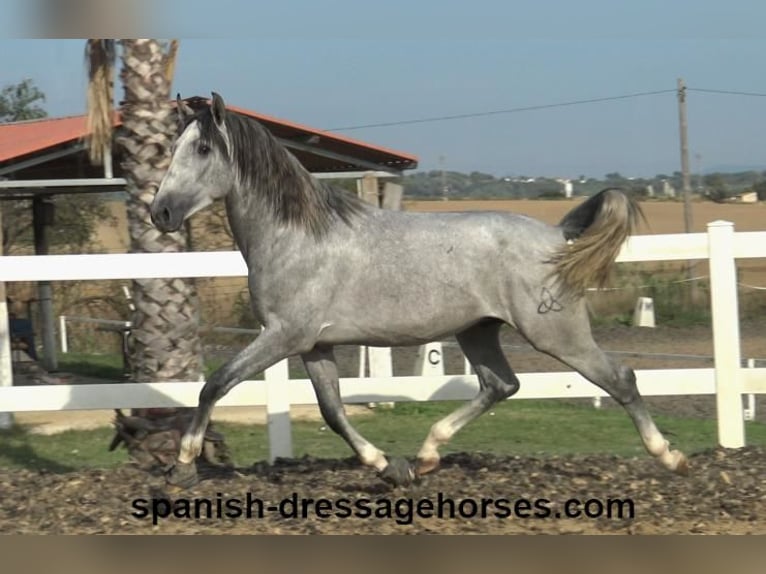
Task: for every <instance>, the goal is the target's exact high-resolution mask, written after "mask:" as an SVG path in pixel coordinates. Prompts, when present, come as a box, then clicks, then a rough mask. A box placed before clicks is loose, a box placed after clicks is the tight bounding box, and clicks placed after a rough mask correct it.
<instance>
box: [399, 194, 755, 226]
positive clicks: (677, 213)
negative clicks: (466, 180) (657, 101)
mask: <svg viewBox="0 0 766 574" xmlns="http://www.w3.org/2000/svg"><path fill="white" fill-rule="evenodd" d="M582 201H583V199H581V198H578V199H567V200H564V199H562V200H550V201H545V200H532V199H509V200H483V201H474V200H465V201H461V200H455V201H405V202H404V205H405V209H407V211H513V212H516V213H523V214H524V215H529V216H531V217H536V218H538V219H541V220H543V221H546V222H548V223H556V222H558V221H559V220H560V219H561V218H562V217H563V216H564V214H565V213H566V212H568V211H569V210H570V209H572V208H574V206H575V205H577V204H578V203H580V202H582ZM641 207H642V209H643V210H644V213H645V214H646V219H647V220H648V222H649V227H647V226H645V225H643V224H642V226H641V227H640V228H639V231H638V233H639V234H641V235H644V234H661V233H683V231H684V204H683V202H681V201H645V202H642V203H641ZM717 219H725V220H727V221H733V222H734V226H735V229H736V230H737V231H764V230H766V204H763V203H754V204H718V203H712V202H709V201H705V202H699V203H697V202H695V203H692V222H693V229H692V231H695V232H704V231H706V226H707V224H708V223H709V222H711V221H715V220H717Z"/></svg>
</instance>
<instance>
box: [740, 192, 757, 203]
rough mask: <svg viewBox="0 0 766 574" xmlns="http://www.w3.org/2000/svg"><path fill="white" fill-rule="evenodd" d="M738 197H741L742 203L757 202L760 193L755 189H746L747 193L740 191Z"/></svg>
mask: <svg viewBox="0 0 766 574" xmlns="http://www.w3.org/2000/svg"><path fill="white" fill-rule="evenodd" d="M737 199H739V201H740V202H741V203H757V202H758V193H757V192H755V191H746V192H745V193H740V194H739V195H738V196H737Z"/></svg>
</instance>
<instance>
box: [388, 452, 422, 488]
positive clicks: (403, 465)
mask: <svg viewBox="0 0 766 574" xmlns="http://www.w3.org/2000/svg"><path fill="white" fill-rule="evenodd" d="M380 478H382V479H383V480H384V481H386V482H387V483H389V484H392V485H393V486H409V485H410V484H412V483H413V482H415V480H416V478H417V477H416V475H415V471H414V470H413V468H412V465H411V464H410V463H409V462H407V461H406V460H405V459H403V458H393V459H391V460H389V461H388V466H386V468H384V469H383V470H382V471H381V472H380Z"/></svg>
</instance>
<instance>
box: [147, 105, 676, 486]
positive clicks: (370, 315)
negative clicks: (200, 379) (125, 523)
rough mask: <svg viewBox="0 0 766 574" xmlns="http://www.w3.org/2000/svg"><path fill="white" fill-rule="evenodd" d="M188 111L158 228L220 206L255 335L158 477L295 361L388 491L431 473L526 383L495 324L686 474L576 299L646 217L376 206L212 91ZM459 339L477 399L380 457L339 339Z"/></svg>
mask: <svg viewBox="0 0 766 574" xmlns="http://www.w3.org/2000/svg"><path fill="white" fill-rule="evenodd" d="M212 96H213V97H212V101H211V104H210V106H209V107H204V108H203V109H201V110H199V111H198V112H197V113H194V112H193V111H192V110H191V109H190V108H189V106H188V105H187V104H186V103H185V102H183V101H181V99H180V97H179V98H178V100H177V101H178V113H179V122H180V123H179V133H180V135H179V137H178V139H177V140H176V143H175V145H174V149H173V156H172V161H171V164H170V167H169V169H168V171H167V173H166V175H165V177H164V179H163V181H162V183H161V185H160V189H159V191H158V192H157V195H156V197H155V199H154V202H153V204H152V207H151V216H152V221H153V222H154V225H156V226H157V228H158V229H160V230H161V231H163V232H171V231H175V230H177V229H179V228H180V226H181V225H182V224H183V222H184V221H185V220H186V219H187V218H188V217H190V216H191V215H192V214H194V213H195V212H197V211H199V210H200V209H202V208H204V207H205V206H207V205H209V204H211V203H212V202H213V201H215V200H218V199H223V200H224V201H225V203H226V209H227V214H228V219H229V223H230V225H231V229H232V231H233V233H234V238H235V240H236V242H237V246H238V247H239V250H240V251H241V253H242V256H243V257H244V259H245V261H246V262H247V267H248V271H249V273H248V284H249V290H250V299H251V304H252V308H253V312H254V314H255V316H256V318H257V319H258V321H259V322H260V323H261V325H262V326H263V330H262V332H261V334H260V335H259V336H258V337H257V338H256V339H255V340H254V341H253V342H252V343H251V344H250V345H248V346H247V347H246V348H245V349H244V350H243V351H242V352H241V353H239V354H238V355H237V356H236V357H234V358H233V359H231V360H230V361H229V362H228V363H226V364H225V365H223V366H222V367H221V368H220V369H219V370H218V371H216V372H215V373H214V374H213V375H212V376H211V377H210V378H209V380H208V381H207V382H206V383H205V385H204V387H203V388H202V391H201V392H200V396H199V405H198V408H197V409H196V411H195V416H194V419H193V421H192V422H191V424H190V426H189V428H188V430H187V431H186V433H185V435H184V437H183V439H182V446H181V450H180V453H179V456H178V460H177V461H176V464H175V465H174V466H173V468H172V469H170V470H169V472H168V474H167V477H166V481H167V483H168V485H170V486H171V487H173V486H174V487H175V488H176V489H178V488H187V487H189V486H191V485H193V484H195V483H196V482H197V480H198V479H197V471H196V466H195V459H196V457H197V456H198V455H199V453H200V450H201V447H202V442H203V436H204V432H205V429H206V427H207V424H208V422H209V420H210V414H211V411H212V409H213V407H214V405H215V403H216V402H217V401H218V400H219V399H220V398H221V397H223V396H224V395H225V394H226V393H227V392H228V391H230V390H231V389H232V388H233V387H234V386H236V385H237V384H238V383H240V382H241V381H243V380H245V379H246V378H247V377H248V376H250V375H251V374H254V373H258V372H261V371H263V370H265V369H267V368H268V367H270V366H271V365H274V364H275V363H277V362H279V361H281V360H282V359H284V358H286V357H289V356H293V355H300V356H301V358H302V360H303V362H304V364H305V366H306V370H307V372H308V374H309V377H310V378H311V382H312V383H313V387H314V390H315V392H316V396H317V400H318V403H319V407H320V410H321V412H322V416H323V417H324V419H325V420H326V422H327V425H328V426H329V427H330V428H331V429H333V431H334V432H336V433H337V434H339V435H340V436H341V437H342V438H343V439H344V440H345V441H346V442H347V443H348V445H349V446H350V447H351V448H352V449H353V451H354V452H355V453H356V455H357V456H358V457H359V459H360V460H361V462H362V463H363V464H365V465H368V466H371V467H373V468H375V469H376V470H377V471H378V472H379V473H380V476H381V477H382V478H383V479H384V480H386V481H388V482H391V483H393V484H396V485H403V484H408V483H410V482H411V481H413V480H417V479H418V477H419V476H421V475H423V474H426V473H428V472H430V471H433V470H434V469H436V468H437V467H438V465H439V452H438V449H439V447H440V446H441V445H443V444H445V443H446V442H447V441H449V440H450V439H451V437H452V436H453V435H454V434H455V433H456V432H458V431H459V430H460V429H461V428H463V427H464V426H465V425H467V424H468V423H470V422H471V421H473V420H475V419H476V418H478V417H479V416H480V415H482V414H483V413H485V412H486V411H487V410H489V409H490V408H492V407H493V406H494V405H495V404H497V403H498V402H499V401H502V400H504V399H507V398H508V397H510V396H512V395H513V394H514V393H516V392H517V391H518V389H519V380H518V378H517V377H516V375H515V374H514V372H513V370H512V369H511V367H510V366H509V364H508V362H507V361H506V358H505V356H504V354H503V352H502V350H501V347H500V340H499V334H500V329H501V327H502V326H503V325H505V324H508V325H511V326H513V327H514V328H516V329H517V330H518V331H519V332H520V333H521V334H522V335H523V336H524V337H525V338H526V339H527V340H528V341H529V342H530V344H531V345H532V346H533V347H534V348H535V349H537V350H539V351H542V352H544V353H547V354H548V355H551V356H553V357H555V358H557V359H559V360H560V361H562V362H563V363H564V364H566V365H568V366H569V367H571V368H573V369H575V370H577V371H578V372H579V373H581V374H582V375H583V376H584V377H585V378H586V379H588V380H589V381H591V382H592V383H594V384H596V385H598V386H599V387H601V388H602V389H604V391H606V392H607V393H609V395H610V396H612V397H614V399H615V400H616V401H617V402H618V403H619V404H621V405H622V406H623V407H624V408H625V410H626V411H627V413H628V414H629V415H630V417H631V419H632V420H633V423H634V424H635V426H636V428H637V430H638V433H639V434H640V436H641V439H642V441H643V444H644V446H645V448H646V450H647V451H648V452H649V453H650V454H651V455H653V456H654V457H656V458H657V459H658V460H659V461H660V462H661V463H662V464H663V465H664V466H665V467H666V468H668V469H670V470H673V471H676V472H678V473H680V474H684V473H686V472H687V461H686V457H685V456H684V455H683V454H682V453H681V452H679V451H676V450H673V451H671V450H670V449H669V447H668V442H667V441H666V440H665V439H664V437H663V435H662V434H661V433H660V431H659V430H658V429H657V427H656V426H655V424H654V422H653V420H652V417H651V415H650V414H649V413H648V411H647V409H646V406H645V404H644V402H643V400H642V397H641V396H640V394H639V393H638V390H637V387H636V377H635V374H634V372H633V370H632V369H630V368H628V367H625V366H621V365H618V364H615V363H614V362H613V361H612V360H611V359H610V358H609V357H607V356H606V355H605V354H604V353H603V351H602V350H601V349H600V348H599V347H598V346H597V345H596V343H595V342H594V341H593V338H592V336H591V330H590V323H589V319H588V314H587V310H586V304H585V301H584V298H583V293H584V290H585V288H586V287H588V286H602V285H603V284H604V282H605V281H606V280H607V278H608V276H609V272H610V269H611V267H612V266H613V264H614V259H615V257H616V256H617V254H618V252H619V250H620V248H621V246H622V244H623V242H624V241H625V240H626V239H627V237H628V236H629V235H630V234H631V233H632V232H633V230H634V228H635V225H636V223H637V220H638V217H639V216H641V215H642V213H641V210H640V207H639V206H638V204H636V203H635V202H633V201H632V200H631V199H629V198H628V197H627V196H626V195H624V194H622V193H620V192H619V191H616V190H612V189H607V190H604V191H602V192H601V193H599V194H597V195H595V196H593V197H591V198H590V199H588V200H587V201H585V202H583V203H582V204H580V205H579V206H577V207H576V208H574V209H573V210H572V211H571V212H569V213H568V214H567V215H566V216H565V217H564V219H563V220H562V221H561V222H560V223H559V224H558V225H556V226H552V225H548V224H545V223H543V222H540V221H538V220H535V219H532V218H529V217H526V216H523V215H517V214H511V213H494V212H479V213H441V214H424V213H409V212H398V211H391V210H383V209H378V208H376V207H375V206H372V205H370V204H367V203H365V202H363V201H362V200H361V199H358V198H356V197H355V196H353V195H352V194H350V193H348V192H345V191H343V190H339V189H335V188H333V187H331V186H329V185H327V184H326V183H323V182H321V181H319V180H317V179H316V178H314V177H313V176H312V175H311V174H310V173H308V172H307V171H306V170H305V169H304V168H303V166H302V165H301V164H300V163H299V162H298V161H297V160H296V158H295V157H294V156H293V155H291V154H290V153H289V152H288V151H287V150H286V149H285V148H284V147H283V146H282V145H280V144H279V143H278V142H277V141H276V139H275V138H274V137H272V135H271V134H270V133H269V132H268V130H266V129H265V128H264V127H263V126H261V125H260V124H259V123H257V122H256V121H254V120H252V119H249V118H246V117H244V116H241V115H238V114H235V113H231V112H227V110H226V109H225V105H224V102H223V99H222V98H221V97H220V96H219V95H218V94H216V93H213V95H212ZM451 335H455V337H456V338H457V341H458V343H459V344H460V347H461V349H462V351H463V352H464V353H465V356H466V357H467V359H468V360H469V361H470V363H471V365H472V366H473V368H474V370H475V372H476V374H477V375H478V379H479V384H480V390H479V392H478V394H477V395H476V397H475V398H473V399H472V400H471V401H469V402H467V403H466V404H464V405H462V406H461V407H459V408H458V409H456V410H455V411H454V412H453V413H451V414H449V415H448V416H446V417H444V418H443V419H442V420H439V421H438V422H436V423H435V424H434V425H433V426H432V427H431V429H430V432H429V433H428V436H427V437H426V439H425V442H424V443H423V446H422V448H421V449H420V452H419V453H418V455H417V462H416V464H415V465H414V466H411V465H410V464H409V463H408V462H407V461H405V460H401V459H391V460H389V459H388V458H387V457H386V456H385V454H384V453H383V452H382V451H381V450H379V449H378V448H377V447H375V446H374V445H373V444H372V443H371V442H369V441H368V440H367V439H365V438H364V437H363V436H362V435H361V434H359V432H358V431H357V430H356V429H355V428H354V427H353V426H352V425H351V422H350V421H349V420H348V418H347V417H346V414H345V411H344V408H343V403H342V402H341V397H340V393H339V386H338V368H337V365H336V362H335V357H334V354H333V348H334V347H335V345H369V346H385V347H391V346H402V345H420V344H423V343H426V342H428V341H433V340H436V339H441V338H443V337H446V336H451Z"/></svg>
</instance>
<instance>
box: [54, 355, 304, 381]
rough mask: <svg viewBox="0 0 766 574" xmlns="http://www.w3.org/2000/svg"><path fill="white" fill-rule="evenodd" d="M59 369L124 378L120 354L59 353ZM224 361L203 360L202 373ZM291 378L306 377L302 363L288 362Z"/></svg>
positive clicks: (86, 374)
mask: <svg viewBox="0 0 766 574" xmlns="http://www.w3.org/2000/svg"><path fill="white" fill-rule="evenodd" d="M58 362H59V369H60V370H62V371H65V372H68V373H74V374H78V375H83V376H86V377H94V378H99V379H111V380H124V378H125V377H124V373H123V367H122V356H121V355H110V354H105V355H96V354H90V353H62V354H60V355H59V361H58ZM224 363H225V361H224V360H223V359H220V358H210V359H207V360H206V361H205V364H204V366H203V373H204V375H205V377H206V378H207V377H210V375H212V374H213V373H214V372H215V371H216V370H217V369H218V368H220V367H221V365H223V364H224ZM290 378H291V379H305V378H308V375H307V374H306V370H305V369H304V368H303V364H302V363H299V362H295V363H292V362H291V364H290ZM252 380H254V381H261V380H263V374H262V373H259V374H258V375H256V376H254V377H252Z"/></svg>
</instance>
